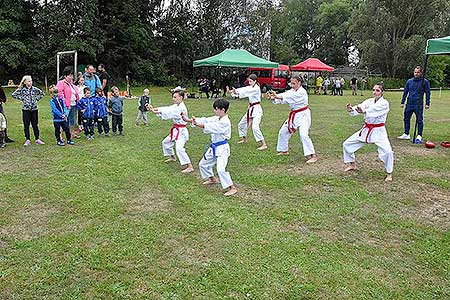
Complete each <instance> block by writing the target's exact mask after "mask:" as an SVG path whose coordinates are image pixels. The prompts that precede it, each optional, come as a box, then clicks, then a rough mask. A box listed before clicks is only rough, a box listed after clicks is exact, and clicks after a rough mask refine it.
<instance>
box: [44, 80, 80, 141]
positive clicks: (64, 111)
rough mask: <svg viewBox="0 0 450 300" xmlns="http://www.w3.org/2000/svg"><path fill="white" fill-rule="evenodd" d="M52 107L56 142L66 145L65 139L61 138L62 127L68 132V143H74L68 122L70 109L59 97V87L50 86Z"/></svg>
mask: <svg viewBox="0 0 450 300" xmlns="http://www.w3.org/2000/svg"><path fill="white" fill-rule="evenodd" d="M49 89H50V93H51V94H50V96H51V98H50V107H51V109H52V116H53V126H54V127H55V137H56V144H57V145H58V146H65V143H64V141H63V140H62V139H61V129H62V130H63V131H64V133H65V134H66V139H67V144H69V145H74V144H75V143H74V142H73V141H72V136H71V133H70V129H69V123H68V122H67V116H68V114H69V110H68V108H67V106H66V103H65V101H64V100H63V99H62V98H61V97H59V93H58V87H56V86H54V85H51V86H50V88H49Z"/></svg>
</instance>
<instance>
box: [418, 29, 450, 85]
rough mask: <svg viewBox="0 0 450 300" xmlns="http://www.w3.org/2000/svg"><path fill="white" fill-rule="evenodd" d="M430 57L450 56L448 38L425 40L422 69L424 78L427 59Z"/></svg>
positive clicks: (449, 37) (449, 38)
mask: <svg viewBox="0 0 450 300" xmlns="http://www.w3.org/2000/svg"><path fill="white" fill-rule="evenodd" d="M430 55H450V36H446V37H443V38H438V39H429V40H427V47H426V49H425V65H424V68H423V75H424V77H425V72H426V70H427V65H428V57H429V56H430Z"/></svg>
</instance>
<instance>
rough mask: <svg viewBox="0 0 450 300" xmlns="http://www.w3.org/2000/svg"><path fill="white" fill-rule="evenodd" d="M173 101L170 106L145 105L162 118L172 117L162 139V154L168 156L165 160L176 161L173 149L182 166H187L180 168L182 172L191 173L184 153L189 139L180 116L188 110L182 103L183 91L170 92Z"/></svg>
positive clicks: (188, 160) (189, 164) (191, 169)
mask: <svg viewBox="0 0 450 300" xmlns="http://www.w3.org/2000/svg"><path fill="white" fill-rule="evenodd" d="M172 100H173V103H174V104H172V105H170V106H163V107H157V108H153V106H151V105H150V104H148V105H147V108H148V110H149V111H151V112H153V113H155V114H156V116H158V117H160V118H161V119H163V120H169V119H172V122H173V124H172V127H171V128H170V133H169V135H168V136H167V137H166V138H165V139H164V140H163V141H162V148H163V154H164V156H169V158H168V159H167V160H166V162H172V161H176V157H175V154H174V151H173V148H174V146H175V151H176V154H177V156H178V159H179V161H180V164H181V165H182V166H184V165H187V167H186V168H185V169H184V170H182V171H181V172H182V173H191V172H192V171H194V168H193V167H192V163H191V160H190V158H189V156H188V154H187V153H186V149H185V148H184V146H185V145H186V143H187V141H188V140H189V132H188V130H187V128H186V122H185V121H183V119H182V118H181V113H183V114H184V115H187V113H188V111H187V108H186V105H185V104H184V102H183V100H184V91H176V92H174V93H173V94H172Z"/></svg>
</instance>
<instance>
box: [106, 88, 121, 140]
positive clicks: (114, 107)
mask: <svg viewBox="0 0 450 300" xmlns="http://www.w3.org/2000/svg"><path fill="white" fill-rule="evenodd" d="M111 91H112V97H111V99H109V101H108V108H109V109H110V111H111V115H112V132H113V135H116V134H117V128H118V129H119V134H120V135H123V125H122V124H123V97H121V96H119V88H118V87H116V86H113V87H112V88H111Z"/></svg>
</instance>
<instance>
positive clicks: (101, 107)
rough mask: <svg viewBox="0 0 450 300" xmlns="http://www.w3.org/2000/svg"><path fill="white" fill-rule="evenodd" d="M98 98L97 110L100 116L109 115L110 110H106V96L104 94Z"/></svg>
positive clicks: (97, 114)
mask: <svg viewBox="0 0 450 300" xmlns="http://www.w3.org/2000/svg"><path fill="white" fill-rule="evenodd" d="M95 98H97V110H96V111H95V113H96V116H97V117H98V118H104V117H107V116H108V111H107V110H106V98H105V97H104V96H102V97H98V96H96V97H95Z"/></svg>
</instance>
